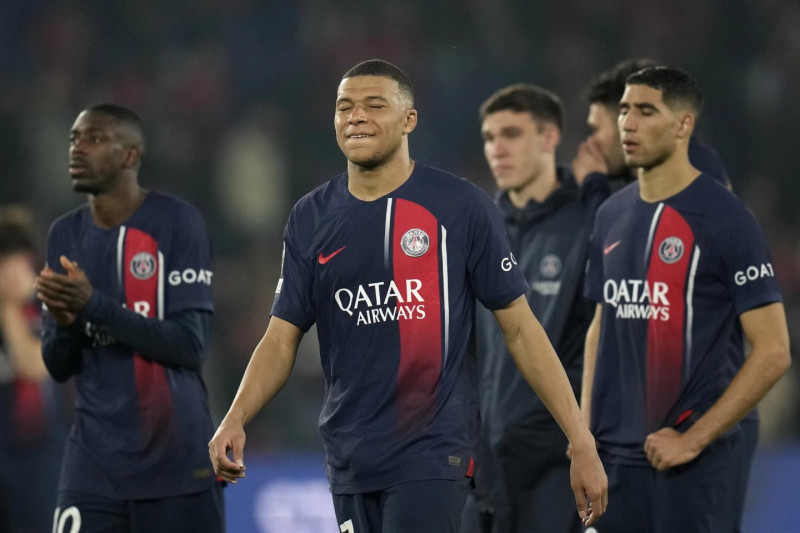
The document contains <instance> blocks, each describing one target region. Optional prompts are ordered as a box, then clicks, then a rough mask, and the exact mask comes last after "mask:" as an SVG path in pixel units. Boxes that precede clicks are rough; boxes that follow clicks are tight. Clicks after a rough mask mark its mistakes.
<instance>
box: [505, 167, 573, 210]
mask: <svg viewBox="0 0 800 533" xmlns="http://www.w3.org/2000/svg"><path fill="white" fill-rule="evenodd" d="M559 186H560V183H559V182H558V177H557V175H556V167H555V163H552V164H551V165H548V166H547V168H546V169H545V170H544V171H543V172H541V173H540V174H539V175H538V176H536V178H534V179H533V180H531V182H530V183H528V184H527V185H525V186H524V187H522V188H521V189H512V190H510V191H508V198H509V200H511V203H512V204H513V205H514V207H516V208H517V209H522V208H523V207H525V206H526V205H528V202H529V201H531V200H535V201H536V202H538V203H540V204H541V203H542V202H544V201H545V200H546V199H547V197H548V196H550V195H551V194H552V193H553V191H554V190H556V189H558V187H559Z"/></svg>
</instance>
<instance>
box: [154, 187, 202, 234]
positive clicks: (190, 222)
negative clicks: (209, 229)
mask: <svg viewBox="0 0 800 533" xmlns="http://www.w3.org/2000/svg"><path fill="white" fill-rule="evenodd" d="M140 214H141V215H143V216H144V218H146V219H151V220H158V223H159V225H166V226H170V225H171V226H174V227H186V226H191V227H201V228H205V227H206V222H205V219H204V218H203V215H202V213H200V210H199V209H198V208H197V207H195V206H194V204H192V203H190V202H189V201H187V200H184V199H183V198H180V197H179V196H175V195H174V194H170V193H165V192H161V191H150V192H148V194H147V199H146V200H145V203H144V204H143V206H142V209H141V213H140Z"/></svg>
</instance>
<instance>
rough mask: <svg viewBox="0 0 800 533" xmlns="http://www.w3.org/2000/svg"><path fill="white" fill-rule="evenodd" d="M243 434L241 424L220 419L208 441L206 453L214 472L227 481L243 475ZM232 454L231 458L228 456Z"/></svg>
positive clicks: (234, 482)
mask: <svg viewBox="0 0 800 533" xmlns="http://www.w3.org/2000/svg"><path fill="white" fill-rule="evenodd" d="M244 443H245V434H244V428H243V427H242V426H241V424H236V423H232V422H227V421H225V420H223V421H222V424H220V426H219V428H217V432H216V433H214V437H213V438H212V439H211V441H210V442H209V443H208V455H209V457H210V458H211V464H212V465H213V466H214V472H216V473H217V475H218V476H219V477H221V478H222V479H223V480H225V481H227V482H228V483H233V484H236V480H237V479H240V478H243V477H245V466H244ZM228 453H231V454H232V457H233V460H231V459H230V458H228Z"/></svg>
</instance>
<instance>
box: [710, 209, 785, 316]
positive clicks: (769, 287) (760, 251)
mask: <svg viewBox="0 0 800 533" xmlns="http://www.w3.org/2000/svg"><path fill="white" fill-rule="evenodd" d="M717 243H719V245H720V256H721V263H722V275H723V277H724V282H725V283H726V284H727V285H728V287H729V288H730V290H731V294H732V298H733V305H734V308H735V309H736V313H737V314H742V313H744V312H745V311H749V310H751V309H755V308H756V307H761V306H763V305H766V304H770V303H774V302H780V301H781V300H782V297H781V292H780V288H779V286H778V281H777V279H776V278H775V271H774V269H773V266H772V260H771V258H770V254H769V250H768V249H767V242H766V239H765V238H764V234H763V232H762V231H761V227H760V226H759V224H758V221H757V220H756V218H755V216H754V215H753V213H752V212H751V211H750V210H749V209H747V208H746V207H744V206H742V207H741V210H740V211H739V212H738V213H736V214H735V216H731V217H729V218H728V219H727V220H726V225H725V227H724V230H723V235H722V238H720V239H717Z"/></svg>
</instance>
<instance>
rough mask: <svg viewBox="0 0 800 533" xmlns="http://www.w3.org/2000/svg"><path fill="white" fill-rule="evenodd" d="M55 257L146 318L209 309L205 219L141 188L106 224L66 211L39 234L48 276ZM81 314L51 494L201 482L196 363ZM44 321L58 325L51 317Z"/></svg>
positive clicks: (139, 493) (203, 407) (151, 493)
mask: <svg viewBox="0 0 800 533" xmlns="http://www.w3.org/2000/svg"><path fill="white" fill-rule="evenodd" d="M61 255H65V256H67V257H68V258H69V259H70V260H72V261H76V262H77V263H78V265H79V267H80V268H82V269H83V270H84V271H85V272H86V275H87V277H88V278H89V280H90V282H91V283H92V286H93V288H94V291H95V293H96V294H97V293H102V294H103V295H104V297H105V298H109V299H111V300H112V301H113V302H115V303H116V305H118V306H121V307H126V308H128V309H130V310H133V311H135V312H136V313H138V314H140V315H142V316H144V317H147V318H149V319H153V320H168V319H170V317H173V316H174V315H176V314H177V313H180V312H183V311H187V310H199V311H203V312H211V311H212V310H213V307H212V302H211V276H212V273H211V243H210V239H209V236H208V232H207V229H206V226H205V223H204V222H203V219H202V217H201V216H200V214H199V213H198V212H197V210H196V209H195V208H194V207H192V206H191V205H189V204H187V203H186V202H184V201H182V200H179V199H177V198H175V197H172V196H169V195H165V194H160V193H156V192H150V193H149V194H148V195H147V197H146V199H145V201H144V203H143V204H142V206H141V207H140V208H139V209H138V210H137V211H136V212H135V213H134V214H133V215H131V216H130V218H128V219H127V220H126V221H125V222H123V224H122V225H120V226H117V227H115V228H111V229H101V228H99V227H97V226H96V225H95V224H94V221H93V220H92V215H91V212H90V210H89V207H88V206H83V207H81V208H79V209H77V210H74V211H72V212H70V213H68V214H66V215H64V216H63V217H61V218H60V219H58V220H57V221H56V222H55V223H54V224H53V226H52V227H51V229H50V234H49V236H48V240H47V264H48V265H49V266H50V267H51V268H52V269H53V270H56V271H58V272H63V269H62V268H61V266H60V264H59V257H60V256H61ZM93 299H94V296H93ZM134 318H138V317H134ZM79 320H80V326H79V327H80V328H81V329H82V332H81V333H80V335H81V339H80V341H79V346H80V348H79V349H80V354H79V355H78V357H79V358H80V364H79V366H78V370H77V373H76V383H77V395H78V397H77V415H76V418H75V422H74V425H73V428H72V431H71V434H70V437H69V440H68V442H67V447H66V451H65V455H64V465H63V468H62V476H61V483H60V490H62V491H75V492H82V493H88V494H96V495H102V496H104V497H110V498H119V499H139V498H159V497H164V496H176V495H180V494H188V493H192V492H198V491H200V490H205V489H207V488H209V487H210V485H211V484H212V483H213V482H214V476H213V470H212V469H211V465H210V463H209V461H208V450H207V446H206V443H207V442H208V440H209V439H210V438H211V435H212V432H213V431H212V424H211V417H210V414H209V409H208V401H207V397H206V389H205V384H204V383H203V380H202V377H201V376H200V372H199V370H198V369H189V368H185V367H181V366H178V365H171V364H162V363H160V362H158V361H155V360H153V358H152V357H149V356H148V354H147V353H140V352H139V351H137V350H135V349H133V348H131V347H130V346H129V345H126V344H123V343H121V342H119V341H117V340H116V339H115V338H114V337H113V336H112V335H111V334H109V332H108V331H107V330H106V329H105V328H104V327H103V325H102V323H93V322H91V321H88V320H86V318H85V316H81V317H79ZM97 322H101V321H100V320H98V321H97ZM45 324H46V328H50V329H51V330H53V331H54V330H55V329H56V326H55V325H54V323H53V321H52V319H50V320H47V321H46V323H45ZM45 357H46V360H47V357H48V354H45Z"/></svg>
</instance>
